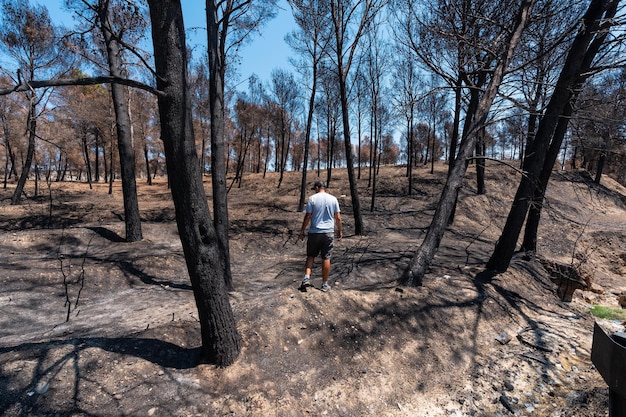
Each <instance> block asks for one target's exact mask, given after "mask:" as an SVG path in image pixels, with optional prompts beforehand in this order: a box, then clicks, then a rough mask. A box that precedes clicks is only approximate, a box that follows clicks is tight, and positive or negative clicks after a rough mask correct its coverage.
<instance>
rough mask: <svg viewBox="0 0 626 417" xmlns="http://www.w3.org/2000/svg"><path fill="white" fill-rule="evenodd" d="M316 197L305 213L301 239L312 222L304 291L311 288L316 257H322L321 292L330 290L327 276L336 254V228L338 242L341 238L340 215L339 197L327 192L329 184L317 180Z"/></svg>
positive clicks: (310, 199)
mask: <svg viewBox="0 0 626 417" xmlns="http://www.w3.org/2000/svg"><path fill="white" fill-rule="evenodd" d="M312 189H313V190H314V191H315V194H313V195H312V196H311V197H309V201H308V202H307V204H306V214H305V215H304V220H303V221H302V230H300V239H301V240H302V239H304V233H305V231H306V228H307V226H308V225H309V223H310V224H311V227H310V228H309V237H308V239H307V244H306V267H305V271H304V279H303V280H302V288H305V287H308V286H311V269H313V262H314V261H315V257H316V256H318V255H320V257H321V258H322V291H324V292H325V291H328V290H329V289H330V285H328V276H329V275H330V257H331V255H332V251H333V245H334V237H335V227H336V228H337V239H341V237H342V233H341V214H340V210H339V202H338V201H337V198H335V197H334V196H332V195H330V194H329V193H327V192H326V184H324V182H322V181H316V182H315V184H313V188H312Z"/></svg>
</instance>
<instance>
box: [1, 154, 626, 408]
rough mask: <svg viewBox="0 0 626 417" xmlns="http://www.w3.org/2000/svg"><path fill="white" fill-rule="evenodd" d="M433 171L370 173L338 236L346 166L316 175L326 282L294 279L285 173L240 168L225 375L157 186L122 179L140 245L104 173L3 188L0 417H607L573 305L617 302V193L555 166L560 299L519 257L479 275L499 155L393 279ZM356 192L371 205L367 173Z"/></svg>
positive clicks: (544, 231) (621, 232) (432, 201)
mask: <svg viewBox="0 0 626 417" xmlns="http://www.w3.org/2000/svg"><path fill="white" fill-rule="evenodd" d="M445 169H446V167H445V166H443V165H442V166H439V167H437V170H436V172H435V173H434V174H432V175H431V174H430V173H429V172H428V171H426V170H424V171H421V170H420V171H418V173H417V175H416V180H415V185H414V189H413V192H412V195H411V196H407V195H406V184H407V181H406V178H405V177H404V170H403V169H402V168H399V167H384V168H383V169H382V170H381V178H380V179H379V182H378V193H377V199H376V201H375V204H374V206H375V210H374V211H373V212H370V211H364V212H363V216H364V222H365V226H366V234H365V236H355V235H354V233H353V227H352V225H353V221H352V212H351V207H350V199H349V197H348V196H349V195H350V192H349V189H348V185H347V180H346V178H345V172H343V171H341V170H335V171H334V173H335V178H334V179H333V181H332V182H331V184H330V188H329V191H330V192H331V193H333V194H335V195H336V196H337V197H339V199H340V202H341V206H342V211H343V219H344V225H345V226H344V236H345V238H344V239H343V240H342V241H341V242H339V243H338V244H337V247H336V250H335V254H334V258H333V271H332V278H331V282H332V284H333V289H332V290H331V291H330V292H328V293H322V292H321V291H319V290H317V289H309V290H308V291H307V292H300V291H299V290H298V286H299V282H300V279H301V277H302V273H303V263H304V250H305V249H304V243H303V242H298V241H297V239H296V237H297V234H298V232H299V229H300V225H301V221H302V213H297V212H296V206H297V201H298V197H299V194H298V184H299V177H298V174H295V173H291V174H288V175H287V176H286V180H285V181H284V182H283V184H282V186H281V187H280V188H279V189H277V188H276V185H277V183H278V177H277V176H275V175H274V174H268V175H267V177H266V178H263V177H262V176H260V175H248V176H246V177H245V178H244V180H243V184H242V188H233V189H232V190H231V192H230V194H229V206H230V218H231V230H232V233H231V235H232V240H231V255H232V265H233V274H234V281H235V286H236V290H235V291H234V292H233V293H232V294H231V302H232V305H233V309H234V312H235V315H236V318H237V320H238V326H239V330H240V334H241V337H242V341H243V348H242V352H241V356H240V358H239V359H238V360H237V362H236V363H235V364H234V365H232V366H230V367H228V368H225V369H219V368H216V367H214V366H210V365H198V366H196V365H195V364H196V360H197V357H198V348H199V345H200V338H199V325H198V323H197V313H196V310H195V305H194V302H193V295H192V293H191V290H190V287H189V282H188V276H187V273H186V269H185V263H184V259H183V256H182V250H181V245H180V242H179V240H178V235H177V231H176V225H175V221H174V211H173V207H172V203H171V199H170V196H169V192H168V190H167V186H166V184H165V182H160V183H157V184H156V185H153V186H147V185H140V186H139V192H140V196H139V198H140V209H141V212H142V218H143V221H144V222H143V230H144V240H143V241H141V242H135V243H124V242H123V239H121V237H120V236H123V233H124V225H123V222H122V221H121V220H120V219H121V217H122V214H123V207H122V202H121V190H120V189H119V184H116V185H117V187H114V193H113V195H108V194H107V186H106V185H98V184H97V185H95V188H94V190H89V189H88V187H87V185H85V184H55V183H53V184H52V185H51V187H50V189H46V190H45V193H44V194H45V196H44V197H41V198H39V199H36V200H30V201H29V202H28V203H26V204H24V205H22V206H18V207H15V206H10V205H9V197H10V192H11V190H10V189H9V190H4V191H3V192H2V201H1V205H0V213H1V214H2V215H1V216H0V228H1V229H0V230H1V232H0V233H1V234H2V239H1V243H0V246H1V247H0V253H2V254H3V256H2V259H1V260H0V285H1V288H2V289H3V291H2V294H0V415H2V416H6V417H9V416H11V417H13V416H103V417H104V416H209V415H210V416H214V415H215V416H277V417H278V416H302V415H311V416H318V415H328V416H409V415H410V416H449V415H452V416H454V415H457V416H467V415H473V416H494V415H495V416H498V415H502V416H504V415H513V414H514V415H527V416H606V415H608V408H607V401H608V389H607V387H606V385H605V384H604V382H603V381H602V379H601V377H600V376H599V374H598V373H597V371H596V370H595V369H594V367H593V365H592V363H591V360H590V352H591V339H592V332H593V323H594V318H593V317H592V316H591V315H590V314H589V308H590V307H591V306H592V305H593V304H600V305H605V306H610V307H617V306H618V304H617V295H618V294H619V293H621V292H623V291H625V290H626V278H625V276H626V190H625V189H624V188H623V187H620V186H619V185H617V184H615V183H613V182H611V181H610V180H605V182H604V184H603V185H601V186H597V185H594V184H592V183H591V181H589V178H588V176H587V175H585V173H581V172H567V173H558V174H555V175H554V178H553V180H552V182H551V184H550V189H549V192H548V194H549V197H548V205H547V207H546V210H545V213H544V215H543V219H542V224H541V228H540V240H539V248H538V253H539V254H540V255H541V257H542V258H544V259H547V260H550V261H554V262H560V263H564V264H572V263H573V264H574V265H576V266H577V267H578V269H580V270H581V271H584V272H585V273H586V274H588V275H589V276H591V277H592V278H593V286H592V288H591V289H592V290H593V291H584V292H583V291H579V290H577V291H576V292H575V293H574V298H573V300H572V302H570V303H564V302H561V301H559V299H558V298H557V297H556V296H555V287H556V286H555V285H554V284H553V283H552V281H551V280H550V277H549V276H548V273H547V272H546V270H545V269H544V268H543V267H542V266H541V263H539V262H538V261H536V260H524V259H523V258H522V257H521V256H519V257H516V258H515V259H514V260H513V263H512V265H511V268H510V269H509V271H507V272H506V273H503V274H500V275H496V276H492V275H489V274H487V273H485V272H483V270H482V267H483V265H484V263H485V262H486V260H487V259H488V257H489V255H490V253H491V250H492V249H493V245H494V242H495V241H496V240H497V238H498V237H499V232H500V229H501V227H502V225H503V223H504V220H505V218H506V217H505V216H506V214H507V212H508V208H509V205H510V201H511V198H512V194H513V192H514V190H515V188H516V186H517V181H518V178H517V177H516V174H515V173H513V172H511V171H509V170H508V169H507V168H505V167H501V166H497V165H494V166H489V169H488V181H487V190H488V192H487V195H482V196H477V195H475V192H474V191H473V190H474V185H473V181H472V179H471V178H469V177H468V179H467V181H466V187H465V188H464V189H463V190H462V192H461V196H460V202H459V206H458V210H457V217H456V221H455V224H454V225H453V226H452V227H451V228H450V230H448V231H447V233H446V235H445V237H444V240H443V242H442V244H441V247H440V250H439V253H438V254H437V256H436V258H435V260H434V262H433V264H432V266H431V268H430V270H429V273H428V274H427V276H426V277H425V279H424V285H423V286H422V287H419V288H403V287H398V286H397V284H396V279H397V278H398V277H399V275H400V273H401V271H402V270H403V268H404V267H405V265H406V264H407V262H408V260H409V259H410V257H411V256H412V253H413V251H414V250H415V249H416V248H417V246H418V245H419V243H420V242H421V239H422V237H423V234H424V232H425V230H426V228H427V227H428V225H429V222H430V219H431V216H432V214H433V212H434V208H435V205H436V202H437V199H438V196H439V192H440V190H441V187H442V184H443V180H444V175H445ZM313 175H314V174H311V176H313ZM313 179H314V178H311V181H313ZM359 186H360V192H361V198H362V201H361V205H362V206H363V207H369V206H370V196H369V190H368V188H367V181H366V180H361V181H360V182H359ZM207 189H208V191H209V192H210V185H209V182H207ZM319 273H320V271H319V266H318V265H316V269H315V270H314V276H313V283H314V284H315V285H316V286H317V288H319V286H320V284H321V282H320V278H319ZM600 323H601V325H602V326H603V327H604V328H606V329H607V330H608V331H611V332H612V331H619V330H622V331H623V324H622V323H620V322H619V321H606V320H603V321H600Z"/></svg>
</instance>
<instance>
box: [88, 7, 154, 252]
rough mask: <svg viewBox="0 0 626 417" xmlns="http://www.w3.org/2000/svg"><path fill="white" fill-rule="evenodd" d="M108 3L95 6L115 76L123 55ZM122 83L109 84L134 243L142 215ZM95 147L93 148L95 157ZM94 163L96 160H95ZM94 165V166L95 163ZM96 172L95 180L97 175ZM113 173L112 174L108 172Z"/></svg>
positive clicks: (129, 233)
mask: <svg viewBox="0 0 626 417" xmlns="http://www.w3.org/2000/svg"><path fill="white" fill-rule="evenodd" d="M108 7H109V6H108V5H103V4H101V5H100V7H99V9H98V19H99V21H100V30H101V31H102V35H103V36H104V42H105V44H106V49H107V60H108V63H109V72H110V73H111V75H112V76H114V77H119V78H122V77H123V75H124V74H123V70H122V58H121V55H120V50H119V45H118V43H117V40H116V39H115V35H114V34H113V33H112V32H111V25H112V23H111V21H110V19H109V9H108ZM126 88H127V87H124V86H123V85H121V84H117V83H113V84H111V97H112V100H113V108H114V110H115V120H116V123H115V127H116V130H117V148H118V152H119V155H120V171H121V174H122V195H123V199H124V224H125V226H126V241H127V242H137V241H139V240H141V239H142V238H143V235H142V233H141V217H140V216H139V202H138V200H137V183H136V179H135V151H134V150H133V145H132V132H131V125H132V124H131V120H130V110H129V108H128V105H127V104H126V98H125V96H126V94H125V92H126V91H125V89H126ZM97 153H98V150H97V147H96V158H97V157H98V155H97ZM96 162H97V159H96ZM96 166H97V165H96ZM97 175H98V173H97V171H96V180H97V179H98V178H97ZM111 175H113V173H111Z"/></svg>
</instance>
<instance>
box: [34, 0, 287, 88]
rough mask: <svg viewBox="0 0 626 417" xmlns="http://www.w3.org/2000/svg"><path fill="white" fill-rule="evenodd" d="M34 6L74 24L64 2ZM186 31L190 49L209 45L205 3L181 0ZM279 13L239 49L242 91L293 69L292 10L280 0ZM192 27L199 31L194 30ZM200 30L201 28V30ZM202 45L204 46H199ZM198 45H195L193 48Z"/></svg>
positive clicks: (37, 1)
mask: <svg viewBox="0 0 626 417" xmlns="http://www.w3.org/2000/svg"><path fill="white" fill-rule="evenodd" d="M31 3H32V4H42V5H45V6H46V7H47V8H48V11H49V12H50V16H51V17H52V19H53V21H54V22H57V23H58V22H63V23H65V25H66V26H71V25H72V23H73V22H72V19H71V17H70V16H71V15H70V14H68V13H67V12H65V11H64V10H63V0H31ZM181 3H182V6H183V15H184V19H185V28H187V30H188V35H187V36H188V39H187V42H188V43H189V44H191V46H197V47H205V46H204V45H206V32H205V28H206V21H205V18H206V12H205V0H181ZM279 4H280V8H279V12H278V14H277V16H276V18H274V19H273V20H271V21H270V22H269V23H268V24H266V26H265V27H264V28H263V29H262V30H261V34H260V35H258V34H255V35H254V37H253V39H252V41H251V42H249V43H248V44H247V45H246V46H244V47H243V48H242V49H241V50H240V57H241V58H240V64H239V67H238V72H239V82H241V87H240V89H246V88H247V84H246V83H245V80H246V79H247V78H248V77H250V76H251V75H252V74H256V75H257V76H258V77H259V78H260V79H261V81H263V82H266V83H267V82H269V81H270V76H271V72H272V70H273V69H275V68H283V69H287V70H292V67H291V64H290V63H289V56H290V54H291V49H290V48H289V46H288V45H287V44H286V43H285V40H284V38H285V35H286V34H287V33H289V32H290V31H292V30H293V29H294V28H295V23H294V21H293V17H292V15H291V9H290V8H289V5H288V4H287V2H286V1H285V0H279ZM191 28H198V29H197V30H193V31H191V30H190V29H191ZM200 28H201V29H200ZM200 43H201V45H199V44H200ZM194 44H195V45H194Z"/></svg>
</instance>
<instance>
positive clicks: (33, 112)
mask: <svg viewBox="0 0 626 417" xmlns="http://www.w3.org/2000/svg"><path fill="white" fill-rule="evenodd" d="M32 94H33V96H31V97H30V107H29V108H28V122H27V126H28V149H27V150H26V159H25V160H24V167H23V168H22V173H21V174H20V178H19V180H18V181H17V186H16V187H15V191H14V192H13V196H12V197H11V204H13V205H17V204H19V203H20V202H21V201H22V193H23V192H24V186H25V185H26V180H27V179H28V175H29V174H30V168H31V166H32V164H33V158H34V156H35V138H36V137H37V132H36V131H37V105H36V104H35V97H34V93H32Z"/></svg>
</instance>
